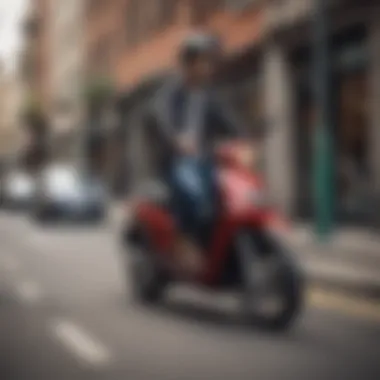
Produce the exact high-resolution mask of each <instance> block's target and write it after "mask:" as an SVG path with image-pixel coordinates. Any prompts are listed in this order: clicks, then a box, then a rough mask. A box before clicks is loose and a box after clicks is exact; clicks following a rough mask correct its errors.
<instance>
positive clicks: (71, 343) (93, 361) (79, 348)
mask: <svg viewBox="0 0 380 380" xmlns="http://www.w3.org/2000/svg"><path fill="white" fill-rule="evenodd" d="M52 331H53V334H54V335H55V337H56V338H57V339H58V340H59V341H60V342H61V343H62V344H63V345H64V346H65V348H66V349H67V350H69V351H70V353H72V354H74V355H75V356H76V357H77V358H78V359H79V360H80V361H81V362H82V363H83V364H86V365H91V366H94V367H99V366H105V365H107V364H108V363H109V362H110V359H111V354H110V352H109V351H108V349H107V348H106V347H105V346H103V345H102V344H101V343H100V342H98V341H97V340H95V339H94V338H93V337H91V336H90V335H89V334H88V333H86V332H85V331H84V330H83V329H82V328H80V327H78V326H76V325H75V324H73V323H71V322H70V321H67V320H63V319H62V320H56V321H54V323H53V324H52Z"/></svg>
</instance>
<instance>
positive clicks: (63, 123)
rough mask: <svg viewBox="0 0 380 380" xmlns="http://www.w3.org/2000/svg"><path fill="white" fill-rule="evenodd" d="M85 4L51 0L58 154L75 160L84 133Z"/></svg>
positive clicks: (52, 85) (52, 86)
mask: <svg viewBox="0 0 380 380" xmlns="http://www.w3.org/2000/svg"><path fill="white" fill-rule="evenodd" d="M84 9H85V8H84V2H83V1H77V0H66V1H59V0H50V12H51V16H50V30H51V33H50V62H51V82H50V94H51V108H50V112H49V114H50V115H49V116H50V120H51V126H52V129H53V131H54V135H55V136H54V139H53V140H54V143H55V146H56V149H55V152H56V154H57V155H59V154H61V155H62V156H63V157H66V158H70V159H76V158H78V156H79V155H80V154H81V152H80V145H81V141H82V133H83V132H82V130H83V128H82V127H83V101H82V92H83V78H84V74H85V72H84V68H85V67H84V58H85V57H84Z"/></svg>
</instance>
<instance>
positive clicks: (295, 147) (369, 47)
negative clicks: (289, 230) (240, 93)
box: [263, 3, 380, 225]
mask: <svg viewBox="0 0 380 380" xmlns="http://www.w3.org/2000/svg"><path fill="white" fill-rule="evenodd" d="M379 15H380V8H379V7H377V6H375V5H373V6H368V7H366V6H364V5H363V4H359V3H355V4H354V3H351V4H350V5H347V6H345V7H344V8H343V9H335V11H334V13H332V14H331V15H330V16H331V23H330V27H331V29H330V30H331V35H330V41H329V45H330V47H331V49H330V64H331V66H330V67H331V77H330V85H331V86H330V88H331V91H330V99H329V105H330V111H331V112H330V114H331V115H332V120H331V126H330V134H331V136H332V141H333V148H334V157H333V168H334V174H335V175H334V183H333V186H332V192H333V196H334V199H335V202H334V208H335V209H334V210H333V211H334V213H335V217H336V221H337V222H339V223H343V224H346V223H353V224H359V225H368V224H371V225H372V224H376V225H377V224H378V222H380V220H379V219H380V218H379V217H378V216H377V215H376V214H379V213H378V212H377V210H378V209H379V205H380V203H379V202H380V128H379V126H380V107H378V99H379V98H380V24H379V22H378V20H379ZM310 17H311V13H310V14H309V16H307V17H306V16H305V15H304V16H303V19H302V20H301V21H299V22H298V23H296V22H293V23H292V24H289V25H288V26H287V27H286V29H276V32H272V34H271V36H270V38H268V40H267V42H266V46H265V54H264V55H263V63H264V82H265V85H264V88H265V114H266V117H267V120H269V122H270V124H271V130H272V132H273V133H271V134H270V138H269V139H268V142H267V144H266V157H267V161H268V171H267V174H268V180H269V184H270V188H271V190H272V193H273V196H274V198H275V200H276V201H277V202H278V204H279V205H281V206H282V208H283V210H284V211H285V212H287V213H288V214H289V215H290V216H293V217H300V218H301V219H303V220H305V219H306V220H310V219H311V218H312V217H313V216H314V204H315V202H314V186H313V184H314V175H313V174H314V162H315V161H314V158H315V149H314V148H315V147H314V141H315V139H314V137H315V132H316V131H315V126H316V123H315V121H316V116H317V111H318V110H317V108H316V105H315V103H314V94H313V85H314V83H313V81H315V80H316V79H317V78H315V77H314V71H313V69H314V60H313V50H312V39H311V37H312V34H311V25H312V24H311V18H310ZM376 220H377V221H376Z"/></svg>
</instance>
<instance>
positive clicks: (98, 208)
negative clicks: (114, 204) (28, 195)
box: [34, 166, 107, 222]
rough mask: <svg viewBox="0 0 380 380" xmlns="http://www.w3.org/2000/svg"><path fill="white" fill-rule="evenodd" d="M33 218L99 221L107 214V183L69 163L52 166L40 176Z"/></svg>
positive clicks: (39, 219)
mask: <svg viewBox="0 0 380 380" xmlns="http://www.w3.org/2000/svg"><path fill="white" fill-rule="evenodd" d="M40 184H41V186H40V188H39V189H38V192H37V196H36V206H35V210H34V217H35V218H36V219H37V220H38V221H41V222H42V221H87V222H99V221H102V220H104V218H105V217H106V214H107V196H106V191H105V186H104V185H103V184H102V182H101V181H100V180H98V179H96V178H90V177H88V176H85V175H83V174H81V173H80V172H79V171H77V170H76V169H74V168H72V167H70V166H52V167H49V168H47V169H46V170H45V171H44V172H43V173H42V177H41V182H40Z"/></svg>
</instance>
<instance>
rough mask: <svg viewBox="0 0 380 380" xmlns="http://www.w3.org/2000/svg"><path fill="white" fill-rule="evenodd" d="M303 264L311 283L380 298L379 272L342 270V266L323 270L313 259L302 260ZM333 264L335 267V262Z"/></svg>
mask: <svg viewBox="0 0 380 380" xmlns="http://www.w3.org/2000/svg"><path fill="white" fill-rule="evenodd" d="M328 264H329V263H327V265H328ZM301 265H303V269H304V273H305V275H306V281H307V282H308V283H309V285H312V286H315V287H318V288H322V289H324V290H327V291H334V292H340V293H345V294H349V295H352V296H356V297H362V298H369V299H373V300H377V301H379V300H380V275H378V274H377V273H374V272H370V271H369V270H368V271H359V270H358V271H357V272H355V269H349V270H342V268H335V269H332V270H322V269H321V268H318V265H316V264H315V262H313V261H310V262H303V263H302V262H301ZM331 265H332V268H334V264H331ZM335 266H336V265H335Z"/></svg>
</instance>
